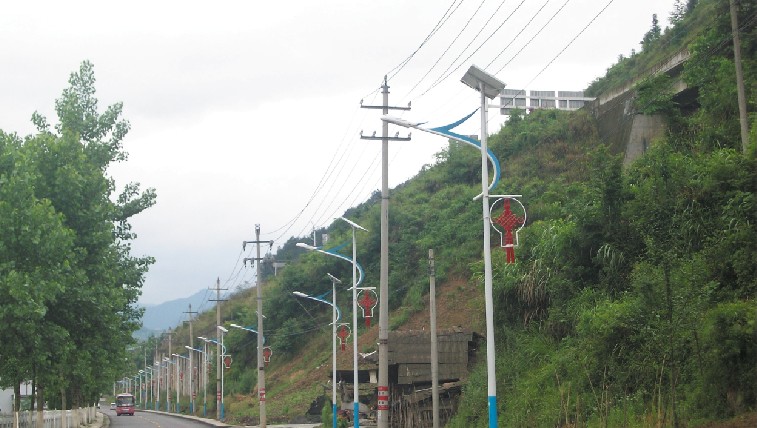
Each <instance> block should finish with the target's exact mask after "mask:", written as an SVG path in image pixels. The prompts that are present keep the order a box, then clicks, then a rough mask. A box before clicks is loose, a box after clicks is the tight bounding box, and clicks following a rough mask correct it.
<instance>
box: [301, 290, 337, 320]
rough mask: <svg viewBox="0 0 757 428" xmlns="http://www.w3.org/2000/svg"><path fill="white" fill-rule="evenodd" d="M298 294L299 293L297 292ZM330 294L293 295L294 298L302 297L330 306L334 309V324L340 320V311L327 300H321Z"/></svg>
mask: <svg viewBox="0 0 757 428" xmlns="http://www.w3.org/2000/svg"><path fill="white" fill-rule="evenodd" d="M297 293H299V292H297ZM329 293H330V292H327V293H324V294H322V295H320V296H311V295H309V294H305V293H301V294H295V295H296V296H300V297H304V298H306V299H310V300H315V301H316V302H321V303H325V304H327V305H329V306H332V307H333V308H334V309H336V320H334V323H337V322H339V320H340V319H342V311H340V310H339V306H335V305H334V304H333V303H331V302H329V301H328V300H325V299H323V298H322V297H323V296H326V295H327V294H329Z"/></svg>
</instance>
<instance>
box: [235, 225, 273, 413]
mask: <svg viewBox="0 0 757 428" xmlns="http://www.w3.org/2000/svg"><path fill="white" fill-rule="evenodd" d="M261 243H263V244H268V245H269V250H270V248H271V247H273V241H261V240H260V225H259V224H256V225H255V240H254V241H243V242H242V251H244V250H245V248H246V247H247V244H256V245H257V256H256V257H255V261H256V262H257V265H256V267H257V269H256V271H255V276H256V278H255V282H256V285H255V294H256V296H257V301H258V310H257V312H258V334H257V336H258V337H257V339H258V354H257V355H258V356H257V360H258V400H259V402H260V427H261V428H266V417H265V362H264V360H263V334H264V333H263V295H262V290H261V289H262V288H263V279H262V278H263V273H262V272H261V270H260V262H261V261H262V260H263V259H262V258H261V257H260V244H261ZM247 260H249V258H245V264H246V262H247Z"/></svg>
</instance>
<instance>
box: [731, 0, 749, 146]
mask: <svg viewBox="0 0 757 428" xmlns="http://www.w3.org/2000/svg"><path fill="white" fill-rule="evenodd" d="M730 6H731V33H732V34H733V62H734V64H735V65H736V92H738V99H739V123H740V124H741V150H742V151H743V152H744V153H746V148H747V145H748V144H749V121H748V119H747V112H746V95H745V91H744V72H743V71H742V69H741V40H740V39H739V19H738V11H737V10H736V0H730Z"/></svg>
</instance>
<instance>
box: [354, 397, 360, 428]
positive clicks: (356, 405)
mask: <svg viewBox="0 0 757 428" xmlns="http://www.w3.org/2000/svg"><path fill="white" fill-rule="evenodd" d="M352 420H353V421H355V428H360V404H359V403H358V402H357V401H356V402H355V403H354V406H353V407H352Z"/></svg>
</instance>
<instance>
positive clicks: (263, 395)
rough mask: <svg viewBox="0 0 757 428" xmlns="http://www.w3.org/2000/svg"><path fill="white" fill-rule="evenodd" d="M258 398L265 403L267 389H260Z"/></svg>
mask: <svg viewBox="0 0 757 428" xmlns="http://www.w3.org/2000/svg"><path fill="white" fill-rule="evenodd" d="M258 396H259V397H260V401H265V388H260V391H259V392H258Z"/></svg>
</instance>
